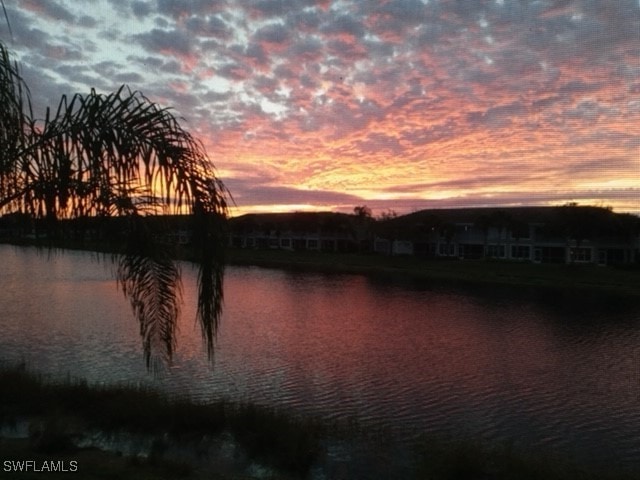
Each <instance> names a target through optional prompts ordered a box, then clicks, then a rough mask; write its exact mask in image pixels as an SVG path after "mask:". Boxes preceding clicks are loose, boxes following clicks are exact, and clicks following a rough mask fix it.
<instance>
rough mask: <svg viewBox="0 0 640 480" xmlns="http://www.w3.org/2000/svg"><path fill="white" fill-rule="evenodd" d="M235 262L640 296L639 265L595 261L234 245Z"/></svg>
mask: <svg viewBox="0 0 640 480" xmlns="http://www.w3.org/2000/svg"><path fill="white" fill-rule="evenodd" d="M228 259H229V263H230V264H232V265H257V266H264V267H272V268H286V269H295V270H303V271H319V272H335V273H358V274H367V275H386V276H404V277H407V278H412V279H418V280H426V281H430V280H434V281H445V282H451V283H454V282H462V283H468V284H474V283H475V284H488V285H491V284H495V285H500V284H502V285H504V284H508V285H522V286H542V287H557V288H563V289H567V288H570V289H581V290H592V291H593V290H597V291H603V292H611V293H618V294H621V295H630V296H636V297H639V296H640V269H638V268H635V269H633V268H616V267H598V266H596V265H580V264H575V265H564V264H563V265H554V264H532V263H522V262H508V261H490V260H432V259H423V258H418V257H402V256H398V257H391V256H383V255H372V254H371V255H369V254H347V253H344V254H343V253H322V252H291V251H286V250H252V249H229V251H228Z"/></svg>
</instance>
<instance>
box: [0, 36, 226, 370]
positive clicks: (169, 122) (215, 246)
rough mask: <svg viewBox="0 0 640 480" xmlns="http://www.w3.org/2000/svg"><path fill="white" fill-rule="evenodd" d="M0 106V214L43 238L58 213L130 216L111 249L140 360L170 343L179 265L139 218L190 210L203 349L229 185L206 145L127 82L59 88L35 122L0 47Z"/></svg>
mask: <svg viewBox="0 0 640 480" xmlns="http://www.w3.org/2000/svg"><path fill="white" fill-rule="evenodd" d="M0 102H1V103H0V113H1V118H0V214H3V213H8V212H23V213H27V214H29V215H30V216H32V218H35V219H40V220H43V221H44V225H45V227H46V229H47V233H48V235H49V236H55V235H56V231H57V227H58V225H59V224H60V220H65V219H72V220H73V219H81V218H89V217H99V218H115V217H117V218H119V219H126V221H125V222H122V223H121V228H122V229H123V232H122V233H123V234H125V235H126V237H127V241H126V242H125V244H126V247H125V249H124V251H123V252H121V254H120V255H118V256H116V257H115V259H116V262H117V265H118V268H117V272H118V282H119V284H120V286H121V288H122V290H123V292H124V293H125V295H127V297H128V298H129V300H130V302H131V305H132V307H133V310H134V313H135V315H136V317H137V319H138V321H139V323H140V333H141V335H142V343H143V347H144V353H145V359H146V362H147V366H150V365H151V362H152V359H153V358H155V357H154V356H156V355H161V356H162V357H164V358H165V359H170V358H171V355H172V353H173V351H174V348H175V331H176V321H177V318H178V314H179V304H180V271H179V269H178V267H177V266H176V264H175V261H174V260H173V259H172V258H170V255H169V250H168V246H167V245H166V243H164V241H163V236H162V235H159V232H157V231H153V229H151V228H150V226H149V223H148V222H147V221H146V219H147V218H148V217H149V216H152V215H155V214H158V213H183V214H189V215H190V216H191V219H192V221H193V228H192V231H193V238H192V240H193V247H194V254H195V257H196V259H197V260H198V261H199V263H200V272H199V282H198V286H199V292H198V319H199V321H200V325H201V327H202V335H203V339H204V341H205V344H206V346H207V351H208V353H209V356H211V354H212V353H213V343H214V339H215V334H216V330H217V325H218V319H219V317H220V312H221V305H222V279H223V273H224V258H223V247H224V243H225V242H224V223H225V220H226V215H227V201H226V198H227V197H228V192H227V191H226V189H225V187H224V185H223V184H222V182H221V181H220V180H219V179H218V178H217V176H216V174H215V170H214V167H213V165H212V163H211V162H210V161H209V159H208V157H207V155H206V152H205V150H204V148H203V146H202V144H201V143H200V142H199V141H198V140H196V139H195V138H194V137H192V136H191V135H190V134H189V133H188V132H187V131H186V130H184V129H183V128H182V127H181V126H180V124H179V122H178V120H177V119H176V118H175V116H174V115H173V114H172V113H171V111H169V110H168V109H164V108H161V107H159V106H158V105H156V104H155V103H153V102H151V101H150V100H149V99H147V98H146V97H145V96H144V95H142V94H141V93H139V92H132V91H130V90H129V89H128V88H127V87H125V86H123V87H121V88H120V89H119V90H117V91H116V92H114V93H111V94H107V95H105V94H100V93H97V92H96V91H95V90H91V92H90V93H89V94H86V95H81V94H76V95H74V96H72V97H71V98H68V97H66V96H63V97H62V99H61V101H60V103H59V105H58V107H57V109H56V110H55V111H51V110H49V109H47V111H46V115H45V118H44V119H43V120H40V121H36V120H35V119H33V114H32V111H31V106H30V101H29V91H28V89H27V88H26V85H25V83H24V81H23V80H22V78H21V77H20V72H19V68H18V65H17V64H16V63H15V62H12V61H11V59H10V55H9V52H8V50H7V49H6V48H5V47H4V45H2V43H0ZM160 233H162V232H160ZM159 350H162V351H161V352H159Z"/></svg>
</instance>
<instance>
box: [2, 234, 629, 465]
mask: <svg viewBox="0 0 640 480" xmlns="http://www.w3.org/2000/svg"><path fill="white" fill-rule="evenodd" d="M94 258H95V256H94V255H92V254H88V253H83V252H66V253H58V254H55V255H53V256H51V257H49V256H48V255H47V253H38V252H37V251H36V250H33V249H28V248H14V247H10V246H4V245H0V272H1V273H0V275H1V276H0V332H2V333H1V336H0V358H2V359H4V360H5V361H9V362H16V361H26V362H27V363H28V364H29V365H31V366H32V367H33V368H34V369H35V370H38V371H42V372H46V373H49V374H52V375H56V376H59V375H62V376H67V375H69V376H71V377H81V378H86V379H88V380H89V381H92V382H106V383H112V382H128V383H150V384H153V385H156V386H158V387H159V388H162V389H164V390H166V391H168V392H170V393H174V394H187V395H190V396H192V397H194V398H196V399H200V400H206V399H211V398H230V399H233V400H251V401H254V402H257V403H261V404H265V405H277V406H286V407H288V408H291V409H293V410H295V411H298V412H301V413H313V414H316V415H320V416H323V417H326V418H331V419H333V418H338V419H346V418H351V417H353V418H357V419H359V420H360V421H361V422H363V423H364V424H370V425H373V426H379V427H380V426H382V427H385V428H388V429H389V430H390V431H391V432H392V433H394V434H395V435H396V436H397V438H398V439H399V441H400V442H404V443H406V444H411V443H412V442H413V441H414V440H415V439H416V438H418V437H419V436H420V435H421V434H422V433H425V432H436V433H438V434H441V435H445V436H447V435H450V436H458V435H460V434H461V433H462V434H464V435H467V436H470V437H472V438H479V439H482V440H483V441H486V442H488V443H492V442H497V443H504V442H507V443H512V444H513V445H515V446H517V447H521V448H526V449H532V450H542V449H544V450H552V451H555V452H556V453H558V452H562V453H566V454H567V455H571V456H575V457H577V458H581V459H582V458H589V459H590V460H593V461H594V462H596V463H599V464H606V463H607V462H616V463H617V464H619V465H622V466H628V467H634V466H636V465H640V438H639V436H638V433H639V432H640V374H639V372H640V370H639V367H640V363H639V362H640V304H638V302H635V303H634V302H632V301H629V300H627V301H622V300H619V299H615V298H612V297H603V296H594V295H588V296H585V295H583V296H581V295H577V294H566V293H559V292H556V291H553V290H535V289H524V290H522V289H517V288H507V287H494V288H486V287H485V288H484V289H482V290H478V289H475V290H469V289H461V288H453V287H446V288H445V287H442V286H434V285H424V284H412V283H408V282H406V281H402V280H396V281H395V282H394V281H389V280H386V281H383V280H376V279H371V278H367V277H363V276H357V275H323V274H308V273H298V272H295V273H292V272H284V271H279V270H270V269H261V268H254V267H249V268H229V269H228V271H227V275H226V286H225V310H224V316H223V320H222V324H221V329H220V334H219V338H218V342H217V347H216V357H215V358H216V360H215V366H214V368H211V367H210V366H209V365H208V364H207V361H206V354H205V353H204V351H203V349H202V347H201V340H200V333H199V331H198V328H197V326H196V325H195V311H194V309H193V306H194V305H195V299H194V294H195V272H194V271H193V270H192V269H191V267H189V266H188V265H184V267H183V274H184V277H185V285H184V297H185V298H184V300H185V302H184V306H183V312H182V319H181V323H180V335H179V340H178V353H177V356H176V359H175V362H174V365H173V366H172V367H171V368H170V369H169V370H168V371H166V372H164V373H163V374H162V375H160V376H159V377H158V378H154V377H153V376H150V375H149V374H147V373H146V370H145V368H144V361H143V357H142V353H141V343H140V340H139V337H138V327H137V325H136V323H135V320H134V318H133V316H132V314H131V311H130V308H129V305H128V303H127V301H126V300H125V298H124V297H123V296H122V294H121V293H120V291H118V289H117V287H116V284H115V281H114V280H113V276H112V272H111V267H110V266H108V265H107V266H105V265H104V264H102V263H100V262H97V261H95V260H94Z"/></svg>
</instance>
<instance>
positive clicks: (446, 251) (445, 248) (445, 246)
mask: <svg viewBox="0 0 640 480" xmlns="http://www.w3.org/2000/svg"><path fill="white" fill-rule="evenodd" d="M455 251H456V249H455V245H454V244H453V243H441V244H440V246H439V247H438V253H439V254H440V255H443V256H448V257H451V256H453V255H455Z"/></svg>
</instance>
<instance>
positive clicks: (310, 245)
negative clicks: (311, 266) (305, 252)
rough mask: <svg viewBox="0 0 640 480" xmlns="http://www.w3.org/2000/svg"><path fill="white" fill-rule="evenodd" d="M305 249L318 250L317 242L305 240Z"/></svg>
mask: <svg viewBox="0 0 640 480" xmlns="http://www.w3.org/2000/svg"><path fill="white" fill-rule="evenodd" d="M307 248H310V249H314V248H318V241H317V240H307Z"/></svg>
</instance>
